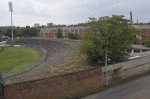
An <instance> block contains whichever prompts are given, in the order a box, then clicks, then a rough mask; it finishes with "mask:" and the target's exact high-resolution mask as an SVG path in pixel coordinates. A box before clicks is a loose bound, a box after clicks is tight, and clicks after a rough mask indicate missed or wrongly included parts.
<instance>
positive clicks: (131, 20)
mask: <svg viewBox="0 0 150 99" xmlns="http://www.w3.org/2000/svg"><path fill="white" fill-rule="evenodd" d="M130 22H131V24H133V19H132V11H130Z"/></svg>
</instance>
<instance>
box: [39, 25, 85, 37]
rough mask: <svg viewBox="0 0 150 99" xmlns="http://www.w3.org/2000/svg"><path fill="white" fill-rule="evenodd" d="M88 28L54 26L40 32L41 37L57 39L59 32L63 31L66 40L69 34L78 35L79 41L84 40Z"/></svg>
mask: <svg viewBox="0 0 150 99" xmlns="http://www.w3.org/2000/svg"><path fill="white" fill-rule="evenodd" d="M86 29H87V26H84V25H83V26H80V25H71V26H52V27H44V28H41V30H40V37H43V38H57V34H58V31H59V30H61V31H62V35H63V37H64V38H67V36H68V33H76V34H77V35H78V38H79V39H83V37H84V34H85V32H86Z"/></svg>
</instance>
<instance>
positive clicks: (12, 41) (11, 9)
mask: <svg viewBox="0 0 150 99" xmlns="http://www.w3.org/2000/svg"><path fill="white" fill-rule="evenodd" d="M8 5H9V11H10V13H11V36H12V37H11V44H12V46H14V34H13V17H12V13H13V5H12V2H8Z"/></svg>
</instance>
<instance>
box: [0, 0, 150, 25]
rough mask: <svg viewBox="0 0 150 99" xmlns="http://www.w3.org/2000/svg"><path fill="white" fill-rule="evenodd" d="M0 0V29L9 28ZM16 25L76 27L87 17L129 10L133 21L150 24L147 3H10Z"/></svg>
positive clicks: (92, 0) (100, 0)
mask: <svg viewBox="0 0 150 99" xmlns="http://www.w3.org/2000/svg"><path fill="white" fill-rule="evenodd" d="M9 1H10V0H0V26H8V25H10V12H9V9H8V2H9ZM12 2H13V7H14V12H13V19H14V25H15V26H26V25H30V26H33V24H34V23H40V25H42V24H43V25H46V24H47V23H49V22H53V23H54V24H67V25H69V24H77V23H83V22H87V21H88V17H96V18H97V17H101V16H110V15H112V14H117V15H124V16H125V17H126V18H129V12H130V10H131V11H132V12H133V19H134V22H136V20H137V19H139V22H150V0H12Z"/></svg>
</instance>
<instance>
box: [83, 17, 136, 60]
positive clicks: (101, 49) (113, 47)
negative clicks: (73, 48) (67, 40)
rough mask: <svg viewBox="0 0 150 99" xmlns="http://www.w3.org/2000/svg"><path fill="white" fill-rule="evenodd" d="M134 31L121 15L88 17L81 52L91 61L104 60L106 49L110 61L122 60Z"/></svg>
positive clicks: (129, 48)
mask: <svg viewBox="0 0 150 99" xmlns="http://www.w3.org/2000/svg"><path fill="white" fill-rule="evenodd" d="M136 32H137V30H136V29H135V28H133V27H132V26H131V24H129V20H127V19H125V18H124V16H122V15H112V16H111V17H109V16H104V17H100V18H99V19H96V18H90V21H89V22H88V33H87V34H86V36H85V39H84V41H83V43H82V44H81V52H82V53H84V54H87V55H88V57H89V59H90V60H91V61H102V62H104V60H105V53H106V51H107V53H108V58H109V59H110V60H111V62H119V61H122V60H123V59H124V58H125V56H127V55H128V54H129V53H130V50H131V42H132V35H133V33H136Z"/></svg>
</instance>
